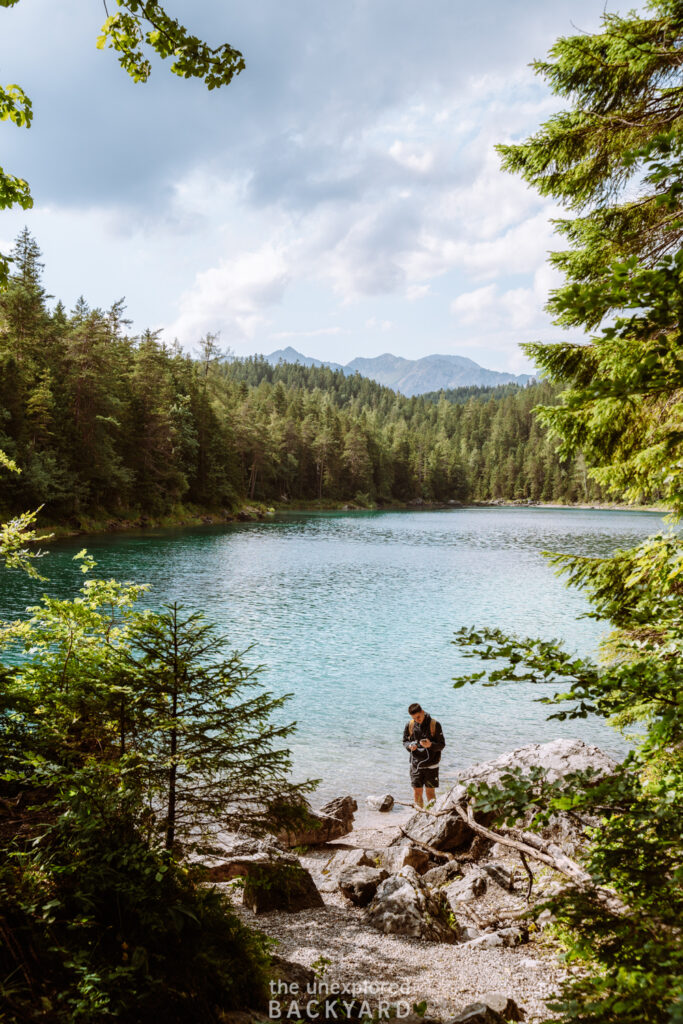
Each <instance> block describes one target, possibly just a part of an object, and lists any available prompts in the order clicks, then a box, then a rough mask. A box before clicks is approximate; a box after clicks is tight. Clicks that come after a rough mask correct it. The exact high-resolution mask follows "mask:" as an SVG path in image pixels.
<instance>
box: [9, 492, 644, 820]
mask: <svg viewBox="0 0 683 1024" xmlns="http://www.w3.org/2000/svg"><path fill="white" fill-rule="evenodd" d="M660 528H661V518H660V517H659V515H657V514H653V513H634V512H602V511H584V510H575V509H562V510H547V509H517V508H480V509H454V510H447V511H446V510H444V511H429V512H427V511H425V512H408V511H406V512H367V513H350V514H349V513H346V514H345V513H327V514H322V513H320V514H303V513H302V514H290V515H286V516H284V515H283V516H279V517H278V518H277V519H274V520H271V521H269V522H265V523H253V524H239V525H231V526H222V527H204V528H193V529H181V530H164V531H152V530H147V531H144V532H140V533H130V534H119V535H107V536H99V535H97V536H91V537H88V538H86V539H84V538H83V537H79V538H76V539H74V540H73V541H68V542H67V541H64V542H59V543H55V544H53V545H51V546H50V548H49V555H48V557H47V558H46V559H45V561H44V562H43V564H42V570H43V572H44V573H45V575H47V576H49V578H50V580H49V583H47V584H38V585H36V584H35V583H32V582H30V581H28V580H26V579H25V578H23V577H22V576H21V575H20V574H18V573H9V572H7V571H4V572H3V573H0V617H2V618H8V617H20V616H22V615H23V614H24V612H25V608H26V606H27V605H30V604H32V603H34V602H35V601H36V600H37V599H38V598H39V596H40V594H41V593H42V592H48V593H50V594H54V595H60V596H69V595H72V594H74V593H75V591H76V589H77V588H78V587H79V586H80V585H81V584H82V580H83V577H82V575H81V573H80V571H79V569H78V565H77V564H74V562H73V561H72V559H73V555H74V554H75V553H76V552H77V551H79V550H80V549H81V548H82V547H83V546H84V544H87V547H88V550H89V551H90V552H91V553H92V554H93V555H94V556H95V558H96V559H97V562H98V572H99V573H100V575H102V576H114V577H116V578H118V579H120V580H135V581H136V582H145V583H150V584H151V585H152V588H153V589H152V591H151V593H150V594H149V595H148V596H147V599H146V603H148V604H150V605H151V606H158V605H161V604H163V603H164V602H166V601H171V600H177V601H179V602H182V603H183V604H184V605H185V606H186V607H188V608H191V609H193V610H197V609H199V610H202V611H204V612H206V614H207V615H208V616H209V617H210V618H211V619H213V620H215V621H216V622H218V623H219V624H220V627H221V629H222V630H223V631H224V632H225V633H226V634H228V636H229V637H230V639H231V643H232V645H233V646H234V647H236V648H239V649H242V648H245V647H247V646H249V645H250V644H255V645H256V646H255V648H254V650H253V651H252V652H251V653H250V654H249V655H248V659H249V660H250V661H251V662H252V663H257V662H260V663H262V664H263V665H264V666H265V670H264V673H263V681H264V683H265V684H266V685H267V686H268V688H269V689H270V690H272V691H274V692H276V693H282V692H291V693H292V694H293V697H292V700H291V702H290V703H289V718H291V719H296V720H297V721H298V726H299V727H298V732H297V733H296V736H295V737H294V739H293V741H292V743H291V746H292V750H293V753H294V759H295V767H296V774H297V775H298V776H299V775H300V776H314V777H322V779H323V783H322V785H321V787H320V790H319V791H318V797H317V801H316V802H322V800H324V799H328V798H329V797H331V796H335V795H339V794H340V793H342V792H351V793H354V794H355V795H356V796H357V797H363V796H365V794H367V793H369V792H377V791H389V792H393V793H394V794H395V795H396V796H398V797H399V798H402V799H407V797H408V794H409V792H410V790H409V788H408V780H407V764H406V762H407V754H406V753H405V751H404V750H403V748H402V746H401V734H402V729H403V725H404V722H405V721H406V719H407V713H406V708H407V705H408V704H409V703H410V702H411V701H414V700H417V701H419V702H420V703H421V704H422V705H423V706H424V707H425V708H427V710H429V711H430V712H431V713H432V714H434V715H435V716H436V717H437V718H438V719H439V720H440V721H441V723H442V724H443V727H444V732H445V735H446V740H447V747H446V750H445V751H444V755H443V759H442V773H441V774H442V786H443V784H444V781H447V780H448V778H449V777H452V776H453V774H454V773H455V771H456V770H457V769H459V768H462V767H464V766H465V765H468V764H471V763H473V762H476V761H480V760H483V759H486V758H490V757H493V756H496V755H497V754H500V753H502V752H503V751H506V750H510V749H512V748H514V747H516V746H521V745H522V744H524V743H531V742H543V741H545V740H548V739H552V738H555V737H557V736H580V737H581V738H583V739H585V740H587V741H589V742H593V743H597V744H599V745H600V746H602V747H603V748H604V749H607V750H609V751H611V752H613V753H616V754H618V753H620V752H621V751H622V750H623V746H622V745H621V743H620V740H619V738H618V736H617V735H616V734H615V733H614V732H613V731H612V730H611V729H609V728H608V727H607V726H605V725H604V724H602V723H601V722H600V721H597V720H595V721H592V720H588V721H578V722H569V723H559V722H546V720H545V719H546V715H547V714H548V713H549V710H548V709H547V708H545V707H544V706H543V705H540V704H538V703H536V702H535V698H537V697H539V696H540V695H541V692H542V691H541V690H540V689H539V688H534V687H532V686H530V685H528V684H527V685H521V684H520V685H515V684H503V685H501V686H499V687H497V688H482V687H481V686H473V687H467V688H465V689H462V690H454V689H453V688H452V682H451V681H452V677H453V676H454V675H456V674H457V673H459V672H472V671H474V670H475V669H476V667H477V666H476V663H475V662H473V661H471V660H466V659H464V658H463V657H462V655H461V654H460V653H459V651H458V649H457V648H456V647H455V646H453V645H452V644H451V642H450V641H451V639H452V634H453V631H454V630H455V629H457V628H459V627H460V626H467V625H476V626H486V625H489V626H499V627H501V628H502V629H505V630H508V631H511V632H513V631H514V632H518V633H520V634H524V635H531V636H539V637H545V638H551V637H561V638H563V639H564V640H566V641H567V643H568V644H569V645H570V646H571V648H572V649H574V650H576V651H577V652H583V653H588V652H590V651H594V650H595V648H596V644H597V641H598V640H599V637H600V635H601V633H602V632H603V631H604V628H605V627H604V626H601V625H600V624H598V623H596V622H593V621H592V620H588V619H577V617H578V616H580V615H581V613H582V612H585V611H586V608H587V606H586V602H585V601H584V599H583V598H582V597H581V595H580V594H578V593H576V592H574V591H571V590H568V589H566V587H565V585H564V584H563V582H562V581H561V580H559V579H558V578H557V577H556V576H555V575H554V573H553V571H552V569H550V568H549V567H548V565H547V563H546V562H545V560H544V558H543V556H542V554H541V552H542V551H544V550H553V551H568V552H574V553H580V554H586V555H605V554H609V553H610V552H612V551H613V550H614V549H615V548H617V547H628V546H631V545H634V544H637V543H638V542H639V541H640V540H641V539H642V538H644V537H645V536H647V535H648V534H651V533H655V532H657V531H658V530H659V529H660ZM544 692H545V691H544ZM551 710H552V709H551Z"/></svg>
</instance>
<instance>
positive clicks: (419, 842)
mask: <svg viewBox="0 0 683 1024" xmlns="http://www.w3.org/2000/svg"><path fill="white" fill-rule="evenodd" d="M398 827H399V830H400V832H401V835H402V836H405V837H406V839H409V840H410V841H411V843H414V844H415V846H419V847H420V848H421V849H422V850H426V851H427V853H431V855H432V857H443V858H444V860H455V857H454V856H453V854H452V853H448V852H446V851H445V850H437V848H436V847H435V846H430V845H429V843H423V842H422V840H421V839H414V838H413V836H411V835H410V833H409V832H406V830H405V829H404V828H402V827H401V826H400V825H399V826H398Z"/></svg>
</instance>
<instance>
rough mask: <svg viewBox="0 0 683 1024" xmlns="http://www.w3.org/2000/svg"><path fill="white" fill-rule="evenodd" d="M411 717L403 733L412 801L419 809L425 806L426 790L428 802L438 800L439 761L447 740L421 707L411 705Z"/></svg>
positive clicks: (439, 726)
mask: <svg viewBox="0 0 683 1024" xmlns="http://www.w3.org/2000/svg"><path fill="white" fill-rule="evenodd" d="M408 714H409V715H410V721H409V722H408V723H407V724H406V727H405V729H404V730H403V746H404V747H405V748H406V750H407V751H409V753H410V784H411V786H412V787H413V799H414V801H415V803H416V804H417V805H418V807H423V806H424V804H423V801H422V788H423V787H424V790H425V794H426V796H427V803H430V802H431V801H432V800H434V799H435V798H436V793H435V790H436V789H437V787H438V785H439V761H440V760H441V751H442V750H443V748H444V747H445V746H446V741H445V739H444V736H443V729H442V728H441V725H440V724H439V722H437V721H436V719H435V718H432V717H431V716H430V715H428V714H427V712H426V711H423V710H422V708H421V707H420V705H419V704H411V705H410V707H409V708H408Z"/></svg>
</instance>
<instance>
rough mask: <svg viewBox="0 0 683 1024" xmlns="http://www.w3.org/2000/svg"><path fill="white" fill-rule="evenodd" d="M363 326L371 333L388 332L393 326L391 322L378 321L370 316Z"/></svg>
mask: <svg viewBox="0 0 683 1024" xmlns="http://www.w3.org/2000/svg"><path fill="white" fill-rule="evenodd" d="M365 326H366V327H367V328H368V329H369V330H371V331H390V330H391V328H392V327H393V326H394V325H393V323H392V322H391V320H378V319H377V317H376V316H371V317H370V318H369V319H368V320H366V321H365Z"/></svg>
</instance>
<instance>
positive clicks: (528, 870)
mask: <svg viewBox="0 0 683 1024" xmlns="http://www.w3.org/2000/svg"><path fill="white" fill-rule="evenodd" d="M519 857H520V860H521V862H522V865H523V867H524V870H525V871H526V873H527V877H528V879H529V886H528V888H527V891H526V901H527V903H528V902H529V900H530V899H531V889H532V886H533V884H534V874H533V871H532V870H531V868H530V867H529V862H528V860H527V859H526V854H525V852H524V850H520V851H519Z"/></svg>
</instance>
